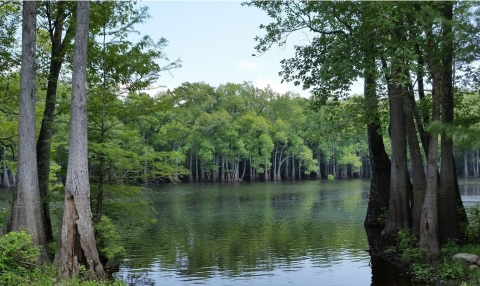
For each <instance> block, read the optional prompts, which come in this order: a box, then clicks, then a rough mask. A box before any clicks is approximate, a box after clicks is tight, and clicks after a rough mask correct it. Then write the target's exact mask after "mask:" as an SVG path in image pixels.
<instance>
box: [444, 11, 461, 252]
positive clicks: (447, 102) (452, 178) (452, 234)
mask: <svg viewBox="0 0 480 286" xmlns="http://www.w3.org/2000/svg"><path fill="white" fill-rule="evenodd" d="M443 14H444V17H445V21H443V22H442V29H443V41H444V46H443V59H442V72H443V77H442V87H443V98H442V101H441V102H442V115H443V116H442V122H443V124H446V125H448V124H452V122H453V78H452V75H453V68H452V66H453V30H452V23H451V21H452V19H453V2H445V3H444V11H443ZM467 169H468V166H467ZM465 175H467V176H468V170H466V172H465ZM438 209H439V210H441V211H439V212H438V231H439V240H440V244H444V243H446V242H447V241H448V240H449V239H452V240H456V241H457V242H459V243H464V242H465V236H464V234H463V233H462V230H461V227H460V219H462V222H465V223H466V222H467V221H466V214H465V209H464V207H463V203H462V200H461V198H460V192H459V189H458V182H457V179H456V172H455V161H454V158H453V141H452V138H451V137H449V136H447V135H446V134H445V132H442V137H441V168H440V188H439V192H438Z"/></svg>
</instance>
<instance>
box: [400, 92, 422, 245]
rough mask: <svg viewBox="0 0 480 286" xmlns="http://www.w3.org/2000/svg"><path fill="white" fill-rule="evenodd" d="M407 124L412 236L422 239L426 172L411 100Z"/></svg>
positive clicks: (411, 95)
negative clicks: (421, 225) (411, 194)
mask: <svg viewBox="0 0 480 286" xmlns="http://www.w3.org/2000/svg"><path fill="white" fill-rule="evenodd" d="M408 95H409V97H410V99H412V97H414V94H413V90H410V91H409V94H408ZM404 108H405V123H406V130H407V140H408V149H409V150H410V162H411V173H412V188H413V190H412V191H413V209H412V234H413V235H415V237H417V238H419V237H420V220H421V216H422V206H423V201H424V199H425V189H426V186H427V182H426V178H425V172H424V170H423V160H422V154H421V150H420V145H419V142H418V137H417V132H416V129H415V122H414V120H413V106H412V103H411V100H409V99H407V100H405V101H404Z"/></svg>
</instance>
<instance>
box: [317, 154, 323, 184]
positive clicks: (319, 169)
mask: <svg viewBox="0 0 480 286" xmlns="http://www.w3.org/2000/svg"><path fill="white" fill-rule="evenodd" d="M321 158H322V155H321V154H320V151H318V154H317V166H318V168H317V179H321V178H322V168H321V166H322V165H321V163H322V162H321V160H320V159H321Z"/></svg>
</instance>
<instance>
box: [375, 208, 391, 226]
mask: <svg viewBox="0 0 480 286" xmlns="http://www.w3.org/2000/svg"><path fill="white" fill-rule="evenodd" d="M387 218H388V209H387V208H386V207H383V208H382V213H381V214H380V215H379V216H378V217H377V221H378V222H379V223H380V224H384V223H386V222H387Z"/></svg>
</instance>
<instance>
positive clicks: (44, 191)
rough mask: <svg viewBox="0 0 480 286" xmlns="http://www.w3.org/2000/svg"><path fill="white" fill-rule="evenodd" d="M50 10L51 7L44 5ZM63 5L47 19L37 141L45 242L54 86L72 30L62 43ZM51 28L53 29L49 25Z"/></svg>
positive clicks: (49, 238) (48, 230)
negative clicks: (45, 65) (45, 67)
mask: <svg viewBox="0 0 480 286" xmlns="http://www.w3.org/2000/svg"><path fill="white" fill-rule="evenodd" d="M45 5H48V6H49V9H48V10H51V6H53V4H52V3H50V2H46V3H45ZM65 5H66V2H64V1H59V3H58V8H57V11H56V13H55V14H52V15H50V16H51V17H52V18H53V19H55V20H54V22H53V23H49V25H50V27H49V36H50V42H51V45H52V47H51V49H52V50H51V54H50V70H49V75H48V79H47V93H46V99H45V109H44V112H43V119H42V124H41V127H40V133H39V135H38V140H37V166H38V181H39V189H40V195H41V198H42V202H43V219H44V224H45V233H46V236H47V241H49V242H50V241H53V234H52V222H51V219H50V202H49V201H48V199H47V198H48V193H49V190H48V183H49V178H50V157H51V145H52V134H53V120H54V117H55V107H56V104H57V86H58V79H59V77H60V70H61V68H62V64H63V61H64V59H65V52H66V50H67V45H68V43H70V40H71V38H72V36H73V29H72V28H70V27H69V29H67V31H66V33H65V37H64V38H63V41H62V34H63V30H64V23H65V21H66V18H67V17H68V13H67V12H66V11H65V10H66V9H65ZM52 24H53V25H52Z"/></svg>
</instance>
